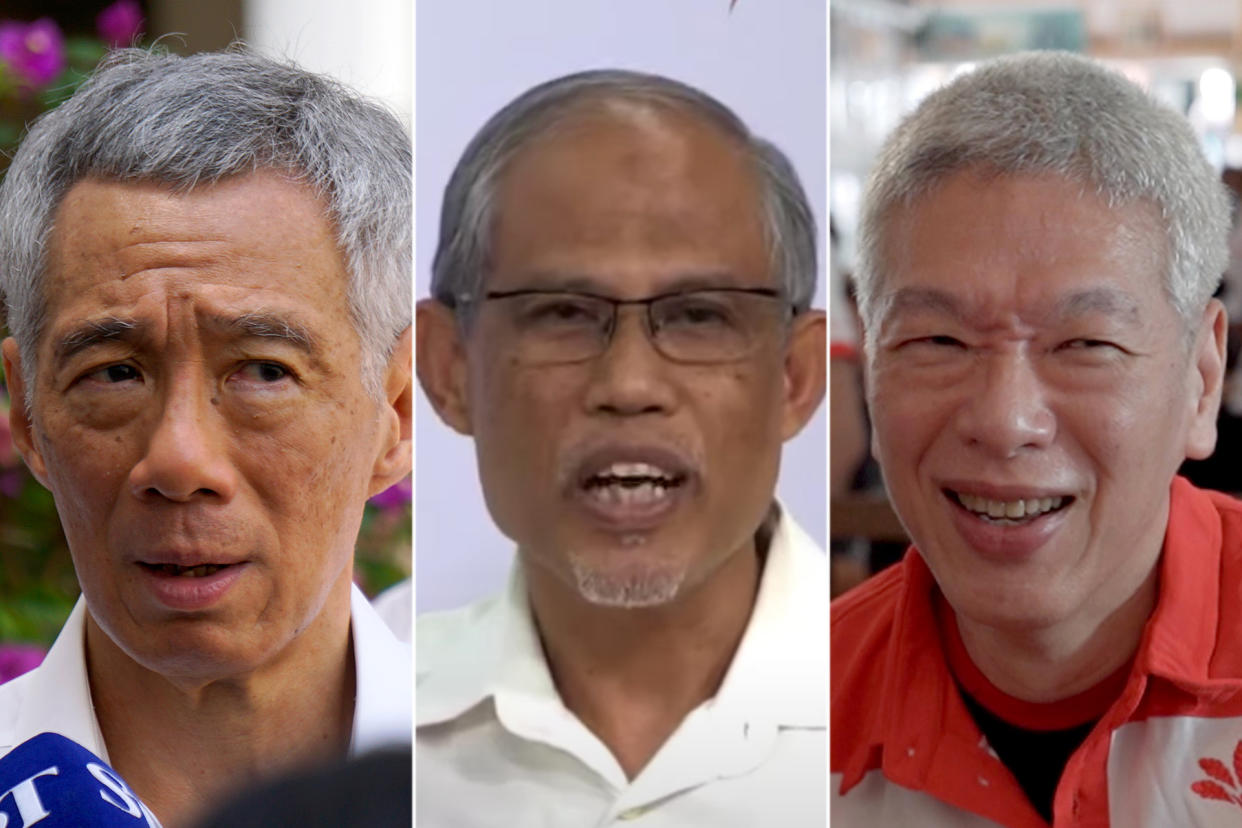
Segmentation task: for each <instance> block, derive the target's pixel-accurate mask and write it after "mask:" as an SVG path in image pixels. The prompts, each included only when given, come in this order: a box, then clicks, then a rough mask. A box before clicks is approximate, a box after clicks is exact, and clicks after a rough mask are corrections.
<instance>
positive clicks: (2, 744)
mask: <svg viewBox="0 0 1242 828" xmlns="http://www.w3.org/2000/svg"><path fill="white" fill-rule="evenodd" d="M350 633H351V635H352V636H353V642H354V669H355V676H356V679H357V681H356V688H357V695H356V698H355V701H354V726H353V732H352V735H351V736H350V742H349V753H350V755H351V756H353V755H356V754H360V753H365V752H366V751H369V750H372V749H374V748H378V747H383V746H386V745H394V744H408V743H409V742H410V731H411V720H410V684H411V682H410V662H411V654H410V647H409V645H408V644H405V643H402V642H401V641H398V640H397V639H396V638H395V637H394V636H393V634H392V632H391V631H390V630H389V629H388V627H387V626H386V625H385V624H384V622H383V621H382V620H380V617H379V616H378V615H376V614H375V610H373V609H372V608H371V605H370V603H368V602H367V599H366V596H364V595H363V594H362V591H361V590H359V589H358V587H356V586H355V587H353V592H352V594H351V596H350ZM135 703H137V702H135ZM44 732H50V733H59V734H61V735H62V736H65V737H67V738H69V739H72V740H73V741H75V742H77V743H78V744H80V745H82V747H84V748H86V749H87V750H89V751H91V752H92V753H94V754H95V755H96V756H98V757H100V758H101V759H103V760H104V761H108V749H107V746H105V745H104V740H103V734H102V733H101V732H100V730H99V720H98V719H97V718H96V717H95V708H94V705H93V704H92V703H91V688H90V681H89V680H88V678H87V675H86V603H85V601H84V600H83V599H81V598H79V599H78V603H77V605H76V606H75V607H74V608H73V612H72V613H70V615H69V620H68V621H66V622H65V626H64V627H63V628H61V631H60V635H58V636H57V637H56V642H55V643H54V644H53V645H52V649H51V650H50V651H48V654H47V658H45V659H44V660H43V663H42V664H40V665H39V666H38V667H36V668H35V669H34V670H32V671H30V672H29V673H26V674H25V675H23V676H18V677H17V678H15V679H13V680H12V681H10V682H7V683H6V684H4V685H0V756H3V755H4V754H6V753H8V752H9V751H10V750H12V749H13V748H15V747H17V746H18V745H20V744H21V743H22V742H24V741H26V740H27V739H30V738H33V737H34V736H37V735H38V734H40V733H44Z"/></svg>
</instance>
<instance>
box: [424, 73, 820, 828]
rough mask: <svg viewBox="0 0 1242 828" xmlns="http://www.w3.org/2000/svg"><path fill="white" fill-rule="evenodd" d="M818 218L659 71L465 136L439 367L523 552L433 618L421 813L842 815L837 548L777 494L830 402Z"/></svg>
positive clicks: (443, 405)
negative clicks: (783, 468) (837, 746)
mask: <svg viewBox="0 0 1242 828" xmlns="http://www.w3.org/2000/svg"><path fill="white" fill-rule="evenodd" d="M814 237H815V227H814V220H813V218H812V216H811V213H810V209H809V207H808V205H807V203H806V199H805V196H804V194H803V192H802V188H801V186H800V185H799V183H798V180H797V177H796V175H795V174H794V172H793V170H792V168H791V166H790V165H789V163H788V161H787V160H786V159H785V158H784V156H783V155H782V154H781V153H780V152H779V150H777V149H776V148H775V147H773V146H772V145H771V144H769V143H767V142H765V141H763V140H762V139H759V138H757V137H755V136H753V135H752V134H751V133H750V132H749V130H748V129H747V128H746V127H745V125H743V124H742V123H741V122H740V121H739V120H738V118H737V117H736V116H735V115H734V114H733V113H732V112H730V111H729V110H728V109H727V108H725V107H724V106H723V105H721V104H720V103H719V102H717V101H715V100H713V99H711V98H709V97H707V96H706V95H704V94H703V93H701V92H699V91H698V90H695V89H692V88H690V87H687V86H684V85H682V84H680V83H677V82H674V81H671V80H668V79H665V78H659V77H654V76H649V75H641V74H637V73H631V72H620V71H601V72H588V73H583V74H579V75H573V76H569V77H565V78H561V79H558V80H555V81H552V82H550V83H547V84H544V85H542V86H540V87H536V88H534V89H532V90H530V91H528V92H526V93H525V94H523V95H522V96H520V97H519V98H517V99H516V100H514V101H513V102H512V103H510V104H509V105H508V106H506V107H505V108H504V109H502V110H501V111H500V112H499V113H498V114H497V115H495V116H494V117H493V118H492V119H491V120H490V121H489V122H488V123H487V124H486V125H485V126H484V127H483V128H482V130H481V131H480V132H479V133H478V134H477V135H476V136H475V138H474V140H473V141H472V142H471V144H470V145H469V146H468V147H467V149H466V152H465V154H464V156H463V157H462V159H461V160H460V162H459V163H458V166H457V168H456V170H455V171H454V173H453V176H452V178H451V180H450V182H449V185H448V188H447V190H446V193H445V198H444V207H443V214H442V220H441V227H440V244H439V248H438V250H437V253H436V258H435V264H434V274H433V281H432V293H433V297H434V298H432V299H427V300H424V301H423V302H421V303H420V304H419V307H418V322H417V328H418V351H417V353H418V372H419V377H420V380H421V382H422V385H423V388H424V390H425V391H426V393H427V396H428V397H429V399H430V400H431V402H432V404H433V406H434V407H435V409H436V411H437V412H438V413H439V415H440V416H441V417H442V418H443V419H444V421H445V422H446V423H447V424H448V425H449V426H450V427H452V428H454V429H455V430H457V431H459V432H461V433H463V434H469V435H471V436H472V437H473V438H474V440H475V444H476V447H477V451H478V461H479V470H480V477H481V480H482V485H483V490H484V493H485V496H486V500H487V503H488V508H489V510H490V512H491V515H492V517H493V519H494V520H495V521H496V524H497V525H498V526H499V528H500V529H501V530H502V531H503V532H504V533H505V534H506V535H508V536H509V537H510V538H512V539H513V541H514V542H515V544H516V546H517V556H516V562H515V566H514V569H513V573H512V577H511V579H510V583H509V587H508V589H507V590H506V591H505V593H504V594H503V595H501V596H499V597H497V598H495V599H492V600H489V601H485V602H482V603H480V604H476V605H474V606H471V607H468V608H466V609H464V610H459V611H455V612H450V613H442V614H436V615H429V616H423V617H420V618H419V619H418V621H417V623H416V634H417V636H418V642H417V652H418V666H417V672H418V702H417V704H418V712H417V720H418V724H417V727H418V751H419V753H418V799H417V801H418V806H417V807H418V813H417V817H418V820H419V821H420V822H421V821H423V820H426V822H427V824H437V825H438V824H454V825H477V826H488V825H504V826H506V827H507V828H515V826H518V827H520V826H526V825H530V826H536V825H539V826H547V825H556V826H559V825H566V826H582V825H604V824H611V823H612V822H613V821H615V820H628V819H632V818H634V817H637V816H639V815H642V816H643V819H644V823H645V824H648V825H655V826H695V825H712V826H731V825H736V826H751V825H758V824H778V825H782V826H797V825H823V824H824V820H825V815H824V798H825V784H826V783H825V774H826V762H825V751H826V744H825V739H824V726H825V719H826V716H825V698H826V682H825V674H826V666H827V659H826V655H825V654H826V647H827V635H826V618H825V607H826V605H827V574H826V569H825V561H824V557H823V554H822V552H821V551H820V550H818V549H817V548H816V547H815V544H814V543H813V542H812V541H811V540H810V539H809V538H808V537H807V536H806V535H805V534H804V533H803V532H802V531H801V530H800V529H799V528H798V527H797V525H796V524H795V523H794V521H793V520H792V518H791V517H790V516H789V515H788V514H787V513H785V512H784V511H783V510H782V509H781V508H780V507H779V506H778V505H777V504H776V503H775V502H774V500H773V491H774V488H775V484H776V475H777V467H778V463H779V459H780V450H781V444H782V443H783V442H784V441H785V440H787V439H789V438H790V437H792V436H793V435H794V434H796V433H797V432H798V431H799V429H801V427H802V426H803V425H804V424H805V423H806V422H807V420H808V419H809V418H810V416H811V415H812V413H813V412H814V410H815V408H816V407H817V406H818V404H819V402H820V400H821V399H822V397H823V393H824V383H825V321H824V315H823V314H822V313H821V312H819V311H814V310H810V309H809V303H810V299H811V296H812V294H813V292H814V284H815V274H816V265H815V246H814ZM423 554H426V552H425V551H424V553H423Z"/></svg>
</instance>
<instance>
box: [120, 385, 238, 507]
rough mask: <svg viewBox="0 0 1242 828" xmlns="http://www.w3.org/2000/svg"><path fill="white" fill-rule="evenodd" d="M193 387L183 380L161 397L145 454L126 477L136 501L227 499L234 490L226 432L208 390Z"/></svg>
mask: <svg viewBox="0 0 1242 828" xmlns="http://www.w3.org/2000/svg"><path fill="white" fill-rule="evenodd" d="M194 385H195V381H193V380H188V379H187V380H186V381H182V382H179V383H177V384H176V385H175V386H173V387H170V388H169V389H168V391H167V392H166V393H165V395H164V400H163V408H162V410H161V411H160V412H159V414H158V419H157V420H156V421H155V424H154V426H153V428H152V430H151V433H150V437H149V439H148V441H147V447H146V452H145V454H144V455H143V457H142V459H141V460H139V461H138V463H137V464H136V465H135V466H134V467H133V469H132V470H131V471H130V474H129V483H130V489H131V491H132V492H133V493H134V495H135V496H136V497H138V498H139V499H150V498H163V499H165V500H171V501H175V502H189V501H191V500H193V499H195V498H196V497H205V498H211V499H216V500H220V501H228V500H230V499H232V497H233V495H234V493H235V492H236V490H237V477H236V470H235V469H234V468H233V465H232V463H231V461H230V460H229V457H228V452H227V445H226V441H227V428H226V426H225V424H224V423H222V422H220V421H219V420H220V418H219V415H218V414H217V413H216V412H215V410H214V406H213V405H212V403H211V402H210V396H211V394H210V391H209V390H208V389H198V388H195V387H193V386H194Z"/></svg>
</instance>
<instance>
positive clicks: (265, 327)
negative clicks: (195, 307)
mask: <svg viewBox="0 0 1242 828" xmlns="http://www.w3.org/2000/svg"><path fill="white" fill-rule="evenodd" d="M207 321H208V322H209V323H210V324H212V325H213V326H214V327H216V328H219V329H221V330H226V331H232V332H234V333H238V334H241V335H242V336H246V337H250V336H253V337H262V338H265V339H279V340H282V341H284V342H286V343H288V344H289V345H292V346H293V347H295V348H297V349H298V350H300V351H305V352H306V353H307V354H312V355H313V354H314V353H315V352H317V351H318V350H319V344H318V341H317V340H316V339H315V337H314V335H313V334H311V332H310V330H308V329H307V328H306V326H304V325H302V324H300V323H299V322H298V321H297V320H295V319H291V318H289V317H287V316H284V315H282V314H279V313H273V312H268V311H253V312H250V313H243V314H241V315H239V316H223V315H219V316H211V317H208V320H207Z"/></svg>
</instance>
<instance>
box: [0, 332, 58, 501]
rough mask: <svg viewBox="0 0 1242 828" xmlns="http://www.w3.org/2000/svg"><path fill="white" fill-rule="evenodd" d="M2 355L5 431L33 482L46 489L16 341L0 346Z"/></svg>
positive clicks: (43, 468)
mask: <svg viewBox="0 0 1242 828" xmlns="http://www.w3.org/2000/svg"><path fill="white" fill-rule="evenodd" d="M0 347H2V349H3V354H4V377H5V381H6V383H7V384H8V389H9V400H10V403H9V429H10V431H11V432H12V435H13V445H14V447H16V449H17V453H18V454H20V455H21V458H22V460H23V461H25V463H26V467H27V468H29V469H30V473H31V474H33V475H34V477H35V479H36V480H38V481H39V482H40V483H42V484H43V485H44V487H46V488H49V489H50V488H51V487H50V486H48V479H47V465H46V464H45V463H44V462H43V454H42V453H41V452H40V451H39V448H38V445H37V443H36V441H35V438H34V424H33V423H32V421H31V418H30V413H29V411H28V410H27V408H26V394H27V393H28V392H27V388H26V378H25V377H24V376H23V375H22V367H21V357H20V356H19V354H18V348H17V340H15V339H13V337H9V338H7V339H5V340H4V343H3V345H2V346H0Z"/></svg>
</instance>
